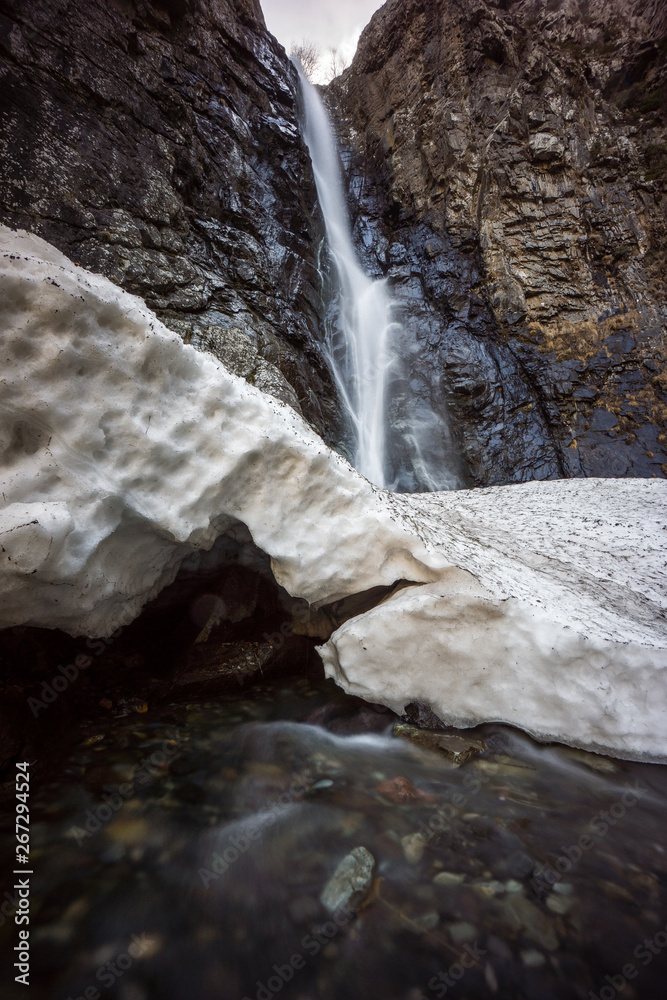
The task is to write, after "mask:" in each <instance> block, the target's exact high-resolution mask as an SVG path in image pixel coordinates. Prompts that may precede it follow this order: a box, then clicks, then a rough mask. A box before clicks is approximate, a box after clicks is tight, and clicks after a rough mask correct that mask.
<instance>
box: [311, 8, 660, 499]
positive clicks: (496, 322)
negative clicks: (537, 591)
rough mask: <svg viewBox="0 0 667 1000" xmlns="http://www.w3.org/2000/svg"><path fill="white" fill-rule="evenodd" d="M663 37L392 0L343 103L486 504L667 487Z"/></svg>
mask: <svg viewBox="0 0 667 1000" xmlns="http://www.w3.org/2000/svg"><path fill="white" fill-rule="evenodd" d="M666 32H667V14H666V13H665V7H664V4H661V3H659V2H657V0H646V2H640V0H605V2H602V0H550V2H549V3H544V2H543V0H516V2H512V0H503V2H502V3H501V2H497V3H492V2H484V0H389V2H388V3H386V4H385V6H384V7H382V8H381V9H380V10H379V11H378V12H377V13H376V14H375V15H374V17H373V19H372V21H371V23H370V25H369V26H368V27H367V28H366V29H365V31H364V33H363V34H362V37H361V41H360V44H359V48H358V50H357V54H356V57H355V60H354V62H353V64H352V67H351V68H350V69H349V70H347V71H346V72H345V73H344V74H343V75H342V77H339V78H338V79H337V80H336V81H334V83H333V84H332V85H331V86H330V87H329V89H328V95H327V96H328V101H329V103H330V105H331V107H332V111H333V114H334V117H335V118H336V120H337V121H338V122H339V128H340V140H341V144H342V147H343V156H344V161H345V167H346V170H347V177H348V183H349V190H350V201H351V206H352V211H353V216H354V220H355V235H356V240H357V245H358V247H359V250H360V253H361V254H362V256H363V258H364V261H365V264H366V266H367V268H368V270H369V272H371V273H373V274H375V275H378V276H379V275H382V274H384V275H386V276H388V278H389V280H390V282H391V284H392V286H393V289H394V293H395V295H396V298H397V300H398V306H399V309H400V312H401V314H402V317H403V320H404V323H405V324H406V325H408V326H409V327H411V328H412V330H413V331H414V335H415V336H416V338H417V340H418V343H419V345H420V349H419V353H418V356H417V357H415V359H414V361H413V369H414V371H413V375H414V378H413V384H414V386H416V387H417V391H419V392H421V393H422V394H424V395H426V396H430V397H431V398H433V397H436V396H437V395H438V394H442V393H443V391H444V392H445V395H446V396H447V405H448V408H449V411H450V419H451V422H452V425H453V430H454V433H455V434H456V435H457V436H458V439H459V442H460V446H461V449H462V452H463V455H464V457H465V461H466V464H467V468H468V476H469V481H470V482H471V483H472V484H476V485H490V484H497V483H503V482H520V481H523V480H527V479H535V478H538V479H539V478H558V477H563V476H641V477H651V476H664V475H665V474H666V473H667V464H665V463H667V432H666V424H667V371H666V370H665V355H664V344H665V334H666V333H667V255H666V251H665V247H666V245H667V219H666V210H667V198H665V197H664V195H665V193H667V141H666V140H667V127H666V124H667V65H666V64H667V35H666Z"/></svg>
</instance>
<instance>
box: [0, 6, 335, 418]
mask: <svg viewBox="0 0 667 1000" xmlns="http://www.w3.org/2000/svg"><path fill="white" fill-rule="evenodd" d="M296 93H297V78H296V72H295V71H294V68H293V66H292V65H291V63H290V62H289V61H288V59H287V57H286V56H285V53H284V51H283V49H282V47H281V46H280V45H278V43H277V42H276V40H275V39H274V38H273V37H272V36H271V35H270V34H269V33H268V31H267V30H266V28H265V25H264V19H263V15H262V12H261V10H260V7H259V3H258V2H257V0H237V2H232V0H155V2H152V3H149V2H145V0H136V2H135V0H74V2H72V0H53V2H49V3H44V2H40V0H27V2H26V0H0V161H1V162H2V171H1V172H0V220H1V221H2V222H4V223H6V224H8V225H10V226H19V227H24V228H26V229H28V230H30V231H31V232H34V233H36V234H38V235H40V236H43V237H44V238H45V239H47V240H49V241H50V242H51V243H53V244H55V245H56V246H57V247H58V248H59V249H60V250H62V251H63V252H64V253H65V254H67V256H69V257H70V259H72V260H74V261H75V262H77V263H80V264H81V265H82V266H84V267H87V268H90V269H91V270H93V271H99V272H101V273H103V274H105V275H106V276H107V277H110V278H111V279H112V280H113V281H115V282H116V283H117V284H119V285H121V286H122V287H123V288H124V289H126V290H128V291H130V292H133V293H135V294H138V295H140V296H141V297H142V298H144V299H145V300H146V302H147V303H148V304H149V306H150V307H151V308H153V309H155V310H156V311H157V313H158V315H159V316H160V317H161V319H163V320H164V322H165V323H166V324H167V325H168V326H169V327H171V328H172V329H173V330H175V331H176V332H178V333H180V334H181V335H182V337H183V338H184V340H185V341H186V342H191V343H193V344H195V346H199V347H202V348H204V349H207V350H210V351H212V352H213V353H214V354H216V355H217V356H218V357H219V358H220V359H222V360H223V361H224V362H225V364H226V365H227V366H228V367H229V368H230V369H231V370H232V371H234V372H235V373H237V374H240V375H243V376H244V377H246V378H247V379H248V381H250V382H252V383H254V384H256V385H258V386H259V387H261V388H263V389H265V390H267V391H269V392H271V393H273V394H274V395H276V396H278V397H279V398H281V399H283V400H285V401H287V402H290V403H291V404H292V405H293V406H294V407H295V408H297V409H300V410H301V412H302V413H303V414H304V415H305V416H306V417H307V418H308V419H309V420H310V422H311V423H312V424H313V425H314V426H316V427H317V428H318V429H319V430H320V431H321V432H323V433H326V432H327V430H328V429H330V428H331V427H333V426H334V425H335V422H336V405H335V402H334V392H333V389H332V385H331V381H330V378H329V375H328V371H327V369H326V367H325V366H324V364H323V362H322V361H321V358H320V354H319V351H318V348H317V339H316V334H317V330H318V326H319V314H320V311H321V299H320V295H319V277H318V273H317V269H316V267H315V251H316V247H317V245H318V243H319V236H320V234H319V231H318V230H317V226H316V224H314V223H313V221H312V220H313V216H314V207H315V204H316V193H315V188H314V184H313V180H312V173H311V169H310V162H309V160H308V155H307V153H306V151H305V149H304V147H303V145H302V143H301V140H300V138H299V131H298V124H297V109H296Z"/></svg>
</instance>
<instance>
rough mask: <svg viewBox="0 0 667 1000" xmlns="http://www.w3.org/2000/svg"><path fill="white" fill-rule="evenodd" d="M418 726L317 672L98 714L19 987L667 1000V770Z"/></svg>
mask: <svg viewBox="0 0 667 1000" xmlns="http://www.w3.org/2000/svg"><path fill="white" fill-rule="evenodd" d="M394 721H395V720H394V717H393V716H391V715H390V714H389V713H385V712H382V711H376V710H374V709H373V708H371V707H368V706H363V705H362V704H361V703H360V702H357V701H356V700H354V699H350V698H347V697H346V696H345V695H343V694H342V693H341V692H340V691H338V689H336V688H335V687H333V686H332V685H331V684H330V683H321V684H319V683H316V682H313V681H312V680H297V681H294V682H281V683H273V684H267V685H266V686H264V687H260V688H255V689H253V692H252V697H250V696H249V695H247V694H246V695H244V694H243V693H240V694H239V696H238V697H237V698H236V699H231V700H230V699H228V700H226V701H225V702H224V703H205V704H191V705H187V706H184V705H177V706H171V707H169V708H166V709H165V708H162V709H154V710H150V711H148V712H147V713H144V714H132V715H128V716H125V717H122V718H117V719H114V720H111V721H108V722H106V723H104V724H101V723H99V722H97V723H95V724H88V725H85V726H83V727H82V728H81V731H80V732H79V733H77V734H75V740H74V749H73V752H71V754H70V755H69V757H68V759H67V760H66V761H64V763H63V765H62V766H59V767H58V770H57V774H55V775H54V776H53V777H52V780H51V781H49V782H46V781H41V782H40V783H39V784H38V785H35V786H34V787H33V789H32V800H31V813H32V821H33V822H32V830H31V838H32V839H31V864H32V869H33V870H34V875H33V876H32V880H31V889H32V894H31V911H30V942H31V986H30V988H29V989H28V990H26V989H25V988H24V987H22V986H18V985H17V986H15V987H14V989H13V990H12V989H11V988H10V989H9V991H8V992H6V993H5V994H4V995H5V996H10V997H13V996H14V995H16V996H23V997H24V996H30V997H33V998H39V1000H41V998H42V997H44V998H47V997H48V998H54V1000H56V998H57V1000H67V998H69V997H71V998H72V1000H74V998H77V997H86V1000H97V998H105V1000H112V998H113V1000H186V998H187V1000H242V998H251V1000H255V998H257V1000H270V998H271V997H274V996H281V997H284V998H290V1000H368V998H371V997H374V998H375V997H377V998H381V1000H421V998H429V1000H431V998H438V997H443V996H448V997H455V998H458V1000H464V998H468V1000H476V998H481V997H501V998H512V1000H520V998H535V1000H551V998H553V1000H561V998H570V997H573V998H588V997H589V995H590V991H592V992H593V996H594V997H599V998H600V1000H612V997H613V996H615V995H617V994H619V993H620V994H621V995H622V996H623V998H624V1000H633V998H636V1000H653V998H656V1000H658V998H660V1000H661V998H663V997H664V996H665V995H667V989H666V987H665V983H667V768H664V767H660V766H657V765H647V764H632V763H627V762H618V761H612V760H610V759H608V758H606V757H599V756H596V755H592V754H585V753H583V752H580V751H575V750H569V749H567V748H563V747H541V746H538V745H537V744H535V743H533V742H532V741H531V740H529V739H528V738H527V737H525V736H522V735H521V734H518V733H517V732H515V731H513V730H511V729H508V728H506V727H503V726H500V725H487V726H483V727H479V728H478V729H477V730H475V731H468V732H465V733H461V734H460V735H461V736H462V737H463V738H464V742H462V743H461V744H460V745H458V748H457V749H456V751H455V752H454V751H452V745H451V743H450V744H448V746H447V747H446V751H447V752H446V753H445V752H442V751H441V750H438V749H429V748H426V747H424V746H422V745H420V744H418V743H415V742H413V740H411V739H407V738H403V737H399V736H395V735H393V724H394ZM399 731H400V730H399ZM404 732H405V733H406V734H407V736H410V735H414V734H413V733H411V731H410V730H409V729H404ZM445 742H446V741H445ZM453 742H454V743H456V741H453ZM466 757H467V759H465V758H466ZM13 834H14V831H13V828H12V829H9V824H8V823H6V822H5V824H4V825H3V864H2V871H3V872H5V873H9V872H11V871H12V870H13V867H14V865H13V854H12V852H13V844H14V838H13ZM359 848H363V849H364V850H363V851H360V850H358V849H359ZM352 852H354V853H352ZM369 855H370V859H369ZM346 858H347V859H348V860H347V862H346V864H347V866H348V874H350V872H351V877H352V879H353V885H352V884H348V883H346V881H345V877H344V873H343V872H341V871H340V870H339V872H338V875H337V876H336V870H337V869H338V866H339V865H340V864H341V862H343V861H344V859H346ZM7 878H8V879H9V880H11V875H8V876H7ZM346 885H348V888H349V887H350V885H352V887H353V888H354V890H355V891H354V893H353V894H352V895H350V893H349V892H348V894H347V900H346V901H345V900H344V897H345V892H346V889H345V887H346ZM7 888H8V889H10V888H11V881H9V884H8V886H7ZM337 894H338V903H336V902H335V900H336V897H337ZM341 894H342V895H341ZM5 898H7V897H5ZM3 912H4V911H3ZM0 935H1V936H2V939H1V940H2V947H3V955H4V960H3V964H6V965H7V966H9V965H10V964H11V962H12V961H13V959H12V958H10V957H9V955H10V952H11V949H12V948H13V946H14V945H15V944H16V940H17V928H16V927H15V925H14V922H13V920H12V919H10V918H9V919H8V918H7V917H6V916H5V918H3V926H2V928H1V929H0ZM12 978H13V976H9V975H8V976H7V977H6V980H5V981H11V979H12Z"/></svg>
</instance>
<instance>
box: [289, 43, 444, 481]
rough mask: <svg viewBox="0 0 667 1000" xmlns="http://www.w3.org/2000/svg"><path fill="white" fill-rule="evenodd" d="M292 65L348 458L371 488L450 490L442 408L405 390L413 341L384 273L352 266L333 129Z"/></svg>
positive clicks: (327, 347) (414, 347)
mask: <svg viewBox="0 0 667 1000" xmlns="http://www.w3.org/2000/svg"><path fill="white" fill-rule="evenodd" d="M296 66H297V70H298V72H299V78H300V81H301V93H302V99H303V108H304V123H303V137H304V141H305V143H306V145H307V147H308V150H309V152H310V157H311V161H312V165H313V173H314V176H315V184H316V187H317V195H318V199H319V203H320V208H321V210H322V215H323V217H324V223H325V228H326V236H327V242H328V248H329V251H330V253H331V257H332V260H333V264H334V267H335V273H336V277H337V279H338V296H337V300H336V303H335V306H336V308H335V313H334V317H333V319H332V320H331V319H330V322H328V323H327V329H326V333H325V351H326V354H327V359H328V362H329V365H330V367H331V370H332V372H333V376H334V380H335V382H336V386H337V388H338V391H339V393H340V396H341V399H342V402H343V406H344V408H345V413H346V416H347V418H348V421H349V424H350V430H351V437H352V446H353V458H352V464H353V465H354V466H355V468H356V469H357V470H358V471H359V472H361V474H362V475H364V476H365V477H366V478H367V479H369V480H370V482H372V483H374V484H375V485H376V486H382V487H386V488H389V489H394V490H403V491H406V492H423V491H432V490H440V489H452V488H454V487H456V486H459V485H461V484H460V480H459V476H458V474H457V471H456V464H457V462H456V459H454V458H453V457H452V456H453V448H452V444H451V435H450V432H449V428H448V426H447V423H446V420H445V418H444V415H443V414H438V413H436V412H435V411H434V410H433V408H432V407H431V406H430V405H428V403H426V404H425V401H424V399H423V398H422V399H419V400H418V399H416V398H413V396H412V395H411V392H410V383H411V381H412V377H411V376H412V373H411V372H410V371H409V365H410V362H411V359H412V357H413V356H414V355H415V353H416V352H417V351H418V346H417V345H416V344H411V343H408V342H406V336H405V331H404V329H403V328H402V326H401V324H400V323H399V322H397V321H396V319H395V312H396V305H395V303H394V302H393V301H392V298H391V296H390V294H389V289H388V287H387V281H386V279H373V278H370V277H369V276H368V275H367V274H365V273H364V271H363V270H362V268H361V266H360V264H359V261H358V259H357V255H356V252H355V249H354V245H353V242H352V232H351V227H350V220H349V216H348V210H347V204H346V197H345V191H344V188H343V180H342V172H341V168H340V159H339V154H338V147H337V144H336V140H335V137H334V133H333V129H332V126H331V123H330V121H329V117H328V115H327V111H326V108H325V107H324V103H323V101H322V98H321V97H320V95H319V93H318V91H317V89H316V88H315V87H314V86H313V85H312V84H311V83H310V82H309V81H308V80H307V79H306V77H305V75H304V73H303V71H302V69H301V66H300V65H299V64H298V63H296ZM442 406H443V408H444V401H443V402H442Z"/></svg>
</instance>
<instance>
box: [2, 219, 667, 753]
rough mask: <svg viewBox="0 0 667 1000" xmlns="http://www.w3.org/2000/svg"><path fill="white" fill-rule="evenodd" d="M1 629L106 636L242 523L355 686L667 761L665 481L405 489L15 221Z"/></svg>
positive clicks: (8, 311) (444, 712) (7, 322)
mask: <svg viewBox="0 0 667 1000" xmlns="http://www.w3.org/2000/svg"><path fill="white" fill-rule="evenodd" d="M0 321H1V323H2V329H3V335H2V346H3V350H4V353H3V357H2V361H3V368H2V378H1V379H0V384H1V391H0V452H1V454H2V458H1V462H2V473H1V476H0V478H1V480H2V483H1V486H0V489H1V491H2V503H3V509H2V511H1V512H0V625H1V626H5V627H6V626H8V625H12V624H33V625H42V626H47V627H59V628H62V629H64V630H66V631H68V632H71V633H72V634H75V635H76V634H87V635H95V636H97V635H108V634H110V633H111V632H112V631H114V630H115V629H116V628H117V627H118V626H119V625H123V624H126V623H127V622H129V621H131V620H132V619H133V618H134V617H135V616H136V615H137V614H138V612H139V610H140V609H141V607H142V606H143V605H144V604H145V603H146V602H147V601H148V600H149V599H151V598H152V597H153V596H155V594H157V593H158V592H159V590H160V589H161V588H162V587H163V586H165V585H166V584H167V583H168V582H170V581H171V580H172V579H173V577H174V576H175V574H176V571H177V569H178V566H179V565H180V563H181V561H182V560H183V558H184V557H185V556H186V555H188V554H190V553H191V552H192V551H193V550H195V549H206V548H209V547H210V546H211V545H212V544H213V542H214V540H215V538H216V537H217V536H218V535H219V534H220V533H221V532H222V531H224V530H225V529H226V528H228V527H229V526H231V525H232V524H234V523H237V522H242V523H244V524H245V525H247V526H248V528H249V529H250V531H251V533H252V535H253V538H254V540H255V542H256V543H257V544H258V545H259V546H260V547H261V548H262V549H264V550H265V551H266V552H268V553H269V554H270V556H271V559H272V565H273V569H274V573H275V575H276V578H277V579H278V581H279V582H280V583H282V584H283V585H284V586H285V587H286V588H287V589H288V590H289V591H290V593H292V594H294V595H295V596H301V597H305V598H306V599H307V600H309V601H310V602H311V603H313V604H323V603H328V602H330V601H333V600H336V599H338V598H340V597H344V596H347V595H349V594H353V593H358V592H361V591H364V590H367V589H369V588H370V587H373V586H376V585H378V584H391V583H393V582H394V581H396V580H406V581H410V582H411V583H412V584H414V586H411V587H408V588H406V589H404V590H402V591H399V592H398V593H396V594H394V595H393V596H392V597H391V598H389V599H388V600H386V601H385V602H384V603H382V604H381V605H379V606H378V607H376V608H375V609H373V610H372V611H370V612H367V613H366V614H364V615H361V616H359V617H357V618H355V619H352V620H351V621H349V622H347V623H346V624H345V625H343V626H342V627H341V628H339V629H338V630H337V632H335V633H334V635H333V636H332V637H331V639H330V641H329V642H328V643H327V644H326V645H325V646H324V647H322V650H321V652H322V657H323V659H324V662H325V667H326V670H327V672H328V673H329V674H330V675H331V676H333V677H335V678H336V680H338V682H339V683H340V684H341V685H342V686H343V687H345V688H346V689H347V690H349V691H352V692H353V693H358V694H362V695H363V696H365V697H367V698H369V699H371V700H373V701H377V702H383V703H384V704H388V705H390V706H391V707H392V708H395V709H398V710H400V709H402V708H403V706H404V705H405V704H406V703H408V702H411V701H420V702H423V703H425V704H427V705H431V706H432V707H433V709H434V710H435V711H436V712H437V714H438V715H440V716H441V718H443V719H445V720H447V721H451V722H453V723H455V724H458V725H473V724H475V723H477V722H480V721H485V720H492V719H493V720H501V721H506V722H510V723H512V724H515V725H517V726H521V727H522V728H523V729H526V730H528V731H529V732H532V733H533V734H534V735H536V736H538V737H539V738H543V739H547V738H555V739H560V740H563V741H565V742H570V743H574V744H576V745H579V746H592V747H596V748H598V749H607V750H610V751H612V752H616V753H618V754H620V755H623V756H627V757H641V758H647V759H667V722H666V721H665V716H666V715H667V713H666V712H665V707H666V706H667V669H666V668H667V622H666V617H665V606H666V599H665V588H664V585H663V583H662V580H663V579H664V572H665V561H666V557H665V553H666V552H667V530H666V529H665V520H666V518H665V514H666V513H667V482H665V481H664V480H660V481H658V480H651V481H648V480H625V481H617V480H584V481H581V480H577V481H572V480H569V481H564V482H546V483H544V482H542V483H530V484H526V485H522V486H509V487H496V488H493V489H489V490H475V491H462V492H457V493H450V494H432V495H428V496H412V497H406V496H398V495H392V494H388V493H385V492H383V491H380V490H378V489H376V488H374V487H372V486H371V485H370V484H369V483H368V482H366V480H364V479H363V478H362V477H361V476H359V475H358V474H357V473H356V472H354V470H353V469H351V468H350V466H349V465H348V463H347V462H346V461H345V460H344V459H342V458H341V457H340V456H338V455H336V454H335V453H333V452H332V451H331V450H330V449H329V448H327V447H326V446H325V445H324V444H323V442H322V441H321V440H320V438H318V437H317V435H316V434H315V433H314V432H313V431H312V430H311V429H310V428H309V427H308V426H307V425H306V424H305V423H304V422H303V421H302V420H301V418H300V417H299V416H298V415H297V414H296V413H294V411H293V410H292V409H291V408H289V407H287V406H285V405H283V404H281V403H279V402H278V401H277V400H275V399H273V398H272V397H271V396H267V395H264V394H262V393H261V392H259V391H258V390H256V389H254V388H253V387H252V386H249V385H247V383H245V382H244V381H243V380H242V379H240V378H237V377H235V376H233V375H231V374H229V373H228V372H227V371H226V370H225V369H224V368H223V367H222V366H221V365H220V364H219V363H218V362H217V361H215V359H213V358H212V357H209V356H207V355H204V354H200V353H198V352H197V351H195V350H194V349H192V348H190V347H187V346H184V345H183V343H182V342H181V340H180V339H179V338H178V337H177V336H176V335H175V334H173V333H171V332H170V331H169V330H167V329H166V328H165V327H164V326H163V325H162V324H161V323H160V322H159V321H158V320H157V319H156V317H155V316H154V315H153V314H152V313H151V312H150V311H149V310H148V309H147V308H146V307H145V305H144V304H143V303H142V302H141V301H140V300H139V299H137V298H134V297H133V296H130V295H128V294H126V293H125V292H122V291H121V290H120V289H118V288H117V287H116V286H115V285H113V284H111V282H109V281H107V280H106V279H105V278H102V277H100V276H98V275H93V274H90V273H88V272H86V271H84V270H82V269H81V268H78V267H76V266H75V265H74V264H73V263H72V262H70V261H69V260H67V258H65V257H63V256H62V255H61V254H59V253H58V252H57V251H56V250H54V249H53V248H52V247H50V246H49V245H48V244H46V243H45V242H44V241H42V240H40V239H38V238H37V237H34V236H29V235H27V234H25V233H19V234H17V233H12V232H10V231H9V230H7V229H4V228H0Z"/></svg>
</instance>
